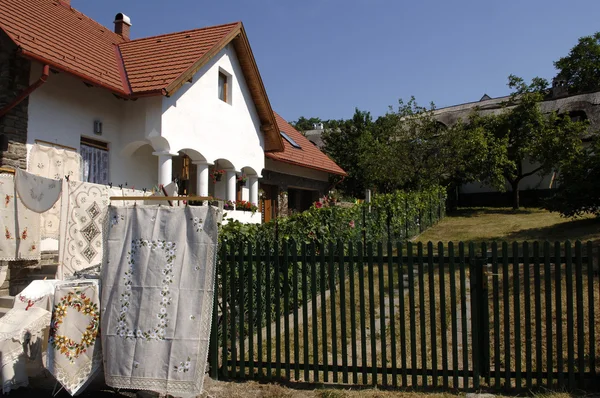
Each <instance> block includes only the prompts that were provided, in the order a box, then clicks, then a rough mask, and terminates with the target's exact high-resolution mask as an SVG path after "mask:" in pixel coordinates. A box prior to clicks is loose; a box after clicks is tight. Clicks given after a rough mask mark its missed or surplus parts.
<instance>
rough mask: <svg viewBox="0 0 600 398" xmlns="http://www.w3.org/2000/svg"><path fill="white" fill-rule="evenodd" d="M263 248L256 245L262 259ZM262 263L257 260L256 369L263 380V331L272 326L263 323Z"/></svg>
mask: <svg viewBox="0 0 600 398" xmlns="http://www.w3.org/2000/svg"><path fill="white" fill-rule="evenodd" d="M261 248H262V246H261V245H260V243H258V242H257V243H256V255H257V256H259V257H260V254H261ZM262 264H263V263H262V261H260V260H258V259H256V292H257V295H256V315H258V320H257V323H256V331H257V333H256V351H257V355H258V358H257V359H258V364H257V367H256V372H257V373H258V377H259V378H261V377H262V375H263V333H262V329H263V324H264V325H265V326H270V325H266V324H265V323H264V322H263V319H264V316H263V315H264V313H265V308H264V303H263V295H262V294H261V290H262V287H263V286H264V279H263V265H262Z"/></svg>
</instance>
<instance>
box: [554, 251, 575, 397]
mask: <svg viewBox="0 0 600 398" xmlns="http://www.w3.org/2000/svg"><path fill="white" fill-rule="evenodd" d="M565 254H571V242H569V241H567V242H565ZM565 276H566V280H567V289H566V294H567V367H568V372H569V382H568V388H569V390H573V389H574V388H575V335H574V333H573V328H574V327H575V325H574V315H573V262H572V261H571V259H569V258H567V270H566V274H565ZM548 349H550V347H548ZM558 354H559V355H560V354H561V353H558ZM548 387H549V388H551V385H549V386H548Z"/></svg>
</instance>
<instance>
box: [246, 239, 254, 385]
mask: <svg viewBox="0 0 600 398" xmlns="http://www.w3.org/2000/svg"><path fill="white" fill-rule="evenodd" d="M252 251H253V247H252V242H248V256H247V257H248V268H247V272H246V274H247V276H246V278H247V279H246V282H247V283H248V286H247V287H248V361H249V362H250V363H249V364H248V372H249V374H250V377H251V378H254V284H253V282H252V279H253V276H254V267H253V264H254V262H253V261H252Z"/></svg>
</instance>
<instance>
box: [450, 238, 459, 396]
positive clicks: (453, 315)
mask: <svg viewBox="0 0 600 398" xmlns="http://www.w3.org/2000/svg"><path fill="white" fill-rule="evenodd" d="M448 256H449V257H450V263H449V268H450V271H449V272H450V274H449V278H450V307H451V310H450V316H451V319H452V388H454V389H458V388H459V386H458V324H457V316H456V309H457V308H458V304H457V303H456V265H455V264H454V243H452V242H448Z"/></svg>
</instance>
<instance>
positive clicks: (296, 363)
mask: <svg viewBox="0 0 600 398" xmlns="http://www.w3.org/2000/svg"><path fill="white" fill-rule="evenodd" d="M290 247H291V249H292V264H293V265H292V284H293V287H292V291H293V298H294V303H293V308H294V379H295V380H299V379H300V348H299V345H300V341H299V340H300V327H299V326H298V325H299V323H298V321H299V319H298V318H299V313H298V310H299V309H300V308H299V307H300V306H299V305H298V283H299V281H298V246H297V244H296V242H295V241H294V240H293V239H290Z"/></svg>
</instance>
